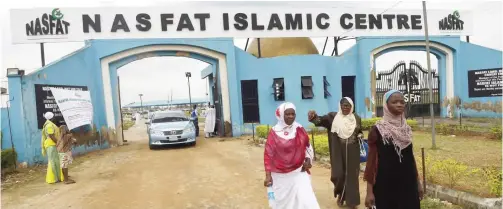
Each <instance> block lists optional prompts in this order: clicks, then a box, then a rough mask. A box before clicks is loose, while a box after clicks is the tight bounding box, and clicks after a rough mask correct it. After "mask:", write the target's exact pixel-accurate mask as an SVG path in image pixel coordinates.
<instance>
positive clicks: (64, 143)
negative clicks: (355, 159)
mask: <svg viewBox="0 0 503 209" xmlns="http://www.w3.org/2000/svg"><path fill="white" fill-rule="evenodd" d="M59 129H60V130H61V138H60V139H59V140H58V142H57V143H56V147H57V148H58V152H59V160H60V162H61V168H62V170H63V178H64V180H65V181H64V182H65V184H73V183H75V181H74V180H72V179H70V178H69V177H70V176H69V175H68V166H69V165H70V164H72V162H73V157H72V145H73V144H75V142H77V140H76V139H75V138H73V135H72V133H71V132H70V130H68V127H67V126H66V125H62V126H61V127H59Z"/></svg>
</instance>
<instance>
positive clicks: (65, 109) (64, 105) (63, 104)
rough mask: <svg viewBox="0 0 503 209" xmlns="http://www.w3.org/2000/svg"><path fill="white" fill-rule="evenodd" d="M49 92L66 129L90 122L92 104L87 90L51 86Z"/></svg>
mask: <svg viewBox="0 0 503 209" xmlns="http://www.w3.org/2000/svg"><path fill="white" fill-rule="evenodd" d="M51 92H52V95H53V96H54V99H55V100H56V103H57V104H58V107H59V109H60V111H61V113H62V114H63V118H64V119H65V122H66V125H67V126H68V129H70V130H72V129H74V128H77V127H80V126H83V125H88V124H91V123H92V121H93V104H92V103H91V94H90V93H89V91H78V90H66V89H58V88H51Z"/></svg>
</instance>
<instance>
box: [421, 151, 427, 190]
mask: <svg viewBox="0 0 503 209" xmlns="http://www.w3.org/2000/svg"><path fill="white" fill-rule="evenodd" d="M421 159H422V161H423V162H422V164H423V192H424V194H426V166H425V163H424V147H422V148H421Z"/></svg>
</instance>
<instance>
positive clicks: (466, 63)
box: [454, 42, 502, 117]
mask: <svg viewBox="0 0 503 209" xmlns="http://www.w3.org/2000/svg"><path fill="white" fill-rule="evenodd" d="M459 57H460V58H459V59H458V63H457V64H458V65H457V66H456V71H455V74H454V75H455V86H456V88H455V89H456V96H458V97H459V98H460V99H461V102H462V103H463V104H462V106H463V109H462V114H463V117H464V116H467V117H502V114H501V110H502V106H501V102H502V97H501V96H499V97H475V98H470V97H468V71H470V70H481V69H489V68H501V67H502V52H501V51H498V50H494V49H489V48H486V47H482V46H478V45H475V44H471V43H466V42H461V44H460V46H459Z"/></svg>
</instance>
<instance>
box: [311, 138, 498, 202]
mask: <svg viewBox="0 0 503 209" xmlns="http://www.w3.org/2000/svg"><path fill="white" fill-rule="evenodd" d="M364 134H365V137H366V136H368V132H364ZM413 144H414V155H415V157H416V162H417V163H418V166H420V164H421V148H423V147H424V148H425V157H431V158H433V159H435V160H446V159H454V160H456V161H458V162H460V163H463V164H466V165H468V166H469V168H470V169H481V168H484V167H491V166H492V167H496V168H499V169H501V167H502V166H501V162H502V156H501V153H502V151H501V149H502V142H501V141H497V140H489V139H486V138H485V137H483V136H470V137H464V136H456V137H451V136H442V135H436V144H437V149H431V134H430V133H427V132H421V131H415V132H414V133H413ZM314 146H315V150H316V154H317V155H321V156H327V155H328V138H327V136H326V134H320V135H315V145H314ZM419 172H420V173H422V170H420V171H419ZM426 172H428V171H426ZM435 177H436V179H437V182H433V183H435V184H440V185H447V184H448V182H449V181H448V178H447V176H444V175H442V174H440V173H439V174H435ZM487 182H488V179H487V178H486V177H484V175H483V174H482V172H479V173H477V174H474V175H470V176H464V177H463V178H462V179H461V180H460V181H459V182H458V185H457V186H455V187H454V189H457V190H461V191H466V192H469V193H472V194H475V195H479V196H483V197H494V195H492V194H491V193H490V187H489V186H488V185H487ZM430 183H431V182H430Z"/></svg>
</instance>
